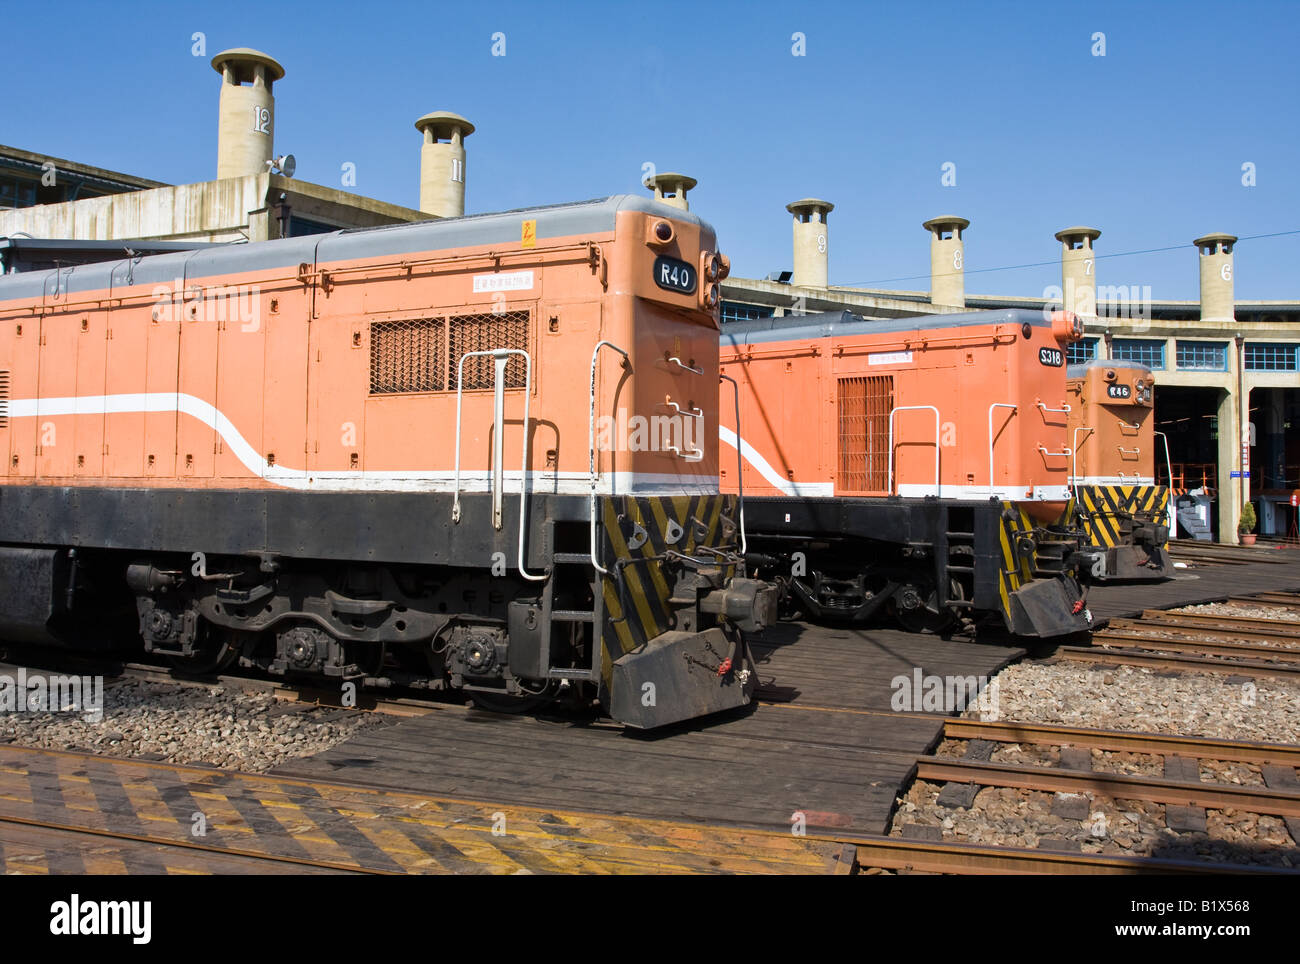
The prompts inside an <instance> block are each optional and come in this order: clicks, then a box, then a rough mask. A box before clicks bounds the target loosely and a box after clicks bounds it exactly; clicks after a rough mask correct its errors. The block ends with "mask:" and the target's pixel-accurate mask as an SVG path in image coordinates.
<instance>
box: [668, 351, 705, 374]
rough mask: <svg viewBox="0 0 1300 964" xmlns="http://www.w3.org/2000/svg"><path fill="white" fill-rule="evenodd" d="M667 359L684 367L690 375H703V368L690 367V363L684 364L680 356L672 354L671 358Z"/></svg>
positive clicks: (679, 366)
mask: <svg viewBox="0 0 1300 964" xmlns="http://www.w3.org/2000/svg"><path fill="white" fill-rule="evenodd" d="M668 360H669V361H670V362H672V363H673V364H674V365H676V366H677V367H678V368H684V369H686V371H688V372H690V373H691V374H692V375H703V374H704V369H703V368H692V367H691V366H690V365H688V364H686V363H685V362H684V361H682V360H681V359H680V358H678V357H677V356H676V355H674V356H673V357H672V358H670V359H668Z"/></svg>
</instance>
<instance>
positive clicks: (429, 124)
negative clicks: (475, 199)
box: [415, 110, 474, 218]
mask: <svg viewBox="0 0 1300 964" xmlns="http://www.w3.org/2000/svg"><path fill="white" fill-rule="evenodd" d="M415 129H416V130H418V131H419V132H420V133H421V134H423V135H424V143H423V144H422V145H421V146H420V210H421V211H423V212H424V213H425V214H432V215H433V216H434V217H439V218H458V217H460V216H461V215H462V214H464V213H465V138H467V137H469V135H470V134H473V133H474V125H473V124H471V123H470V122H469V121H467V120H466V119H465V118H463V117H461V116H460V115H459V114H453V113H452V112H451V111H448V110H436V111H433V112H432V113H430V114H425V115H424V116H423V117H421V118H420V119H419V120H418V121H416V122H415Z"/></svg>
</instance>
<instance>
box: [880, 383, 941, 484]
mask: <svg viewBox="0 0 1300 964" xmlns="http://www.w3.org/2000/svg"><path fill="white" fill-rule="evenodd" d="M925 410H928V411H931V412H934V494H935V495H936V496H938V495H939V409H938V408H936V407H935V406H933V405H899V406H898V407H897V408H891V409H890V410H889V469H888V473H889V474H888V475H887V476H886V478H887V480H888V481H887V482H886V485H887V486H888V489H889V494H890V495H893V494H894V415H895V414H897V413H898V412H911V411H925Z"/></svg>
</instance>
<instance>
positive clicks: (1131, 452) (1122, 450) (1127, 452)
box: [1115, 445, 1142, 455]
mask: <svg viewBox="0 0 1300 964" xmlns="http://www.w3.org/2000/svg"><path fill="white" fill-rule="evenodd" d="M1115 448H1117V449H1119V454H1120V455H1141V454H1142V449H1140V448H1131V449H1126V448H1124V446H1122V445H1116V446H1115Z"/></svg>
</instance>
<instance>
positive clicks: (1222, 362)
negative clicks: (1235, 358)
mask: <svg viewBox="0 0 1300 964" xmlns="http://www.w3.org/2000/svg"><path fill="white" fill-rule="evenodd" d="M1176 361H1177V364H1178V367H1179V368H1182V369H1186V370H1187V371H1195V372H1226V371H1227V370H1228V343H1227V342H1226V341H1183V340H1182V339H1181V338H1180V339H1178V349H1177V356H1176Z"/></svg>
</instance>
